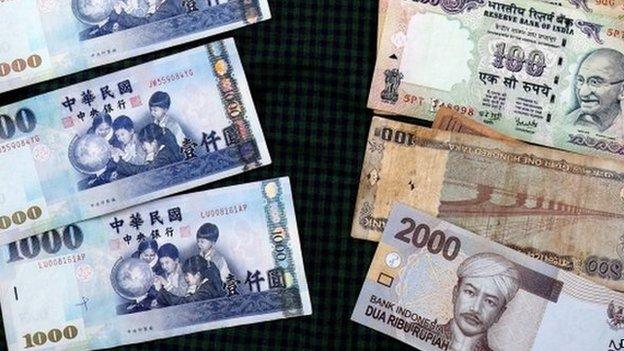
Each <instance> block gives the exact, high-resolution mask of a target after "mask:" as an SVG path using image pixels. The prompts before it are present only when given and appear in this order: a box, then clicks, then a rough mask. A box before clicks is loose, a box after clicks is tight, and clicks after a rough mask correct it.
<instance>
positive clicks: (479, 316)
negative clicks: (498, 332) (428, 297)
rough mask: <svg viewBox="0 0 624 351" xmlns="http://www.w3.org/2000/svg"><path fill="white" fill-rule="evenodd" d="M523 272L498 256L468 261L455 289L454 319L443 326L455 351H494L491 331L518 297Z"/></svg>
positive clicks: (460, 270)
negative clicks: (489, 333) (489, 331)
mask: <svg viewBox="0 0 624 351" xmlns="http://www.w3.org/2000/svg"><path fill="white" fill-rule="evenodd" d="M519 286H520V272H519V271H518V268H517V267H516V265H515V264H514V263H513V262H511V261H509V260H507V259H506V258H504V257H503V256H500V255H497V254H494V253H480V254H476V255H473V256H470V257H468V258H467V259H466V260H465V261H464V262H462V263H461V264H460V266H459V267H458V268H457V285H455V288H454V289H453V318H452V319H451V320H449V322H448V323H447V324H445V325H444V326H443V330H444V334H446V336H447V337H448V338H449V339H450V340H451V347H450V350H453V351H491V349H490V346H489V344H488V340H487V333H488V330H489V329H490V327H492V325H494V324H495V323H496V322H498V320H499V319H500V318H501V316H502V315H503V313H504V312H505V310H506V308H507V304H508V303H509V302H510V301H511V300H512V299H513V298H514V297H515V296H516V293H517V292H518V289H519Z"/></svg>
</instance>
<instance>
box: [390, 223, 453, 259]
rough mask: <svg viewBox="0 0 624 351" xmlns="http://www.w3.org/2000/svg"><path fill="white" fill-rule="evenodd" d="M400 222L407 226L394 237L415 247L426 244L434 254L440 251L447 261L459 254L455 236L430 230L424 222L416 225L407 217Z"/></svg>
mask: <svg viewBox="0 0 624 351" xmlns="http://www.w3.org/2000/svg"><path fill="white" fill-rule="evenodd" d="M401 223H403V224H407V225H408V227H407V228H406V229H403V230H400V231H399V232H398V233H396V234H395V235H394V237H395V238H397V239H399V240H401V241H403V242H405V243H408V244H409V243H410V242H411V243H412V245H414V246H415V247H417V248H422V247H425V246H426V247H427V250H429V252H431V253H432V254H434V255H437V254H439V253H440V252H442V256H443V257H444V258H445V259H447V260H449V261H452V260H454V259H455V257H457V255H458V254H459V250H460V249H461V241H459V239H458V238H457V237H456V236H452V235H451V236H449V237H448V238H447V237H446V234H444V232H443V231H441V230H434V231H433V232H431V229H430V228H429V226H428V225H426V224H425V223H421V224H419V225H416V222H415V221H414V220H413V219H411V218H408V217H405V218H403V219H402V220H401ZM410 235H411V236H412V237H411V238H410V237H409V236H410Z"/></svg>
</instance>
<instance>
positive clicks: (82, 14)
mask: <svg viewBox="0 0 624 351" xmlns="http://www.w3.org/2000/svg"><path fill="white" fill-rule="evenodd" d="M117 1H118V0H72V11H73V12H74V16H76V18H77V19H78V20H79V21H80V22H83V23H85V24H90V25H94V24H98V23H102V22H104V21H106V20H107V19H108V16H109V15H110V13H111V11H113V5H115V3H116V2H117Z"/></svg>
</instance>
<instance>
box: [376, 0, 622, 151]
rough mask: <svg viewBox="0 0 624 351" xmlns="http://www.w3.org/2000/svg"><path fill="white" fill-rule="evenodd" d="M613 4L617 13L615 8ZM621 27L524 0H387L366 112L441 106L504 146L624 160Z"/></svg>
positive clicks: (593, 15)
mask: <svg viewBox="0 0 624 351" xmlns="http://www.w3.org/2000/svg"><path fill="white" fill-rule="evenodd" d="M620 7H621V5H619V7H618V8H620ZM623 38H624V21H622V20H621V19H618V18H615V17H611V16H606V15H601V14H599V13H597V11H594V12H584V11H581V10H580V9H574V8H573V7H571V6H554V5H551V4H547V3H545V2H538V1H533V0H514V1H509V0H500V1H494V0H488V1H457V2H445V1H434V2H421V1H407V0H389V5H388V8H387V15H386V18H385V21H384V29H383V33H382V36H381V43H380V46H379V52H378V57H377V63H376V68H375V71H374V76H373V82H372V86H371V91H370V96H369V102H368V106H369V107H370V108H372V109H374V110H383V111H386V112H392V113H397V114H402V115H408V116H413V117H416V118H421V119H427V120H433V117H434V115H435V113H436V111H437V109H438V108H440V107H442V106H445V107H451V108H454V109H457V110H459V111H460V112H461V113H462V114H464V115H466V116H468V117H470V118H472V119H476V120H478V121H480V122H482V123H486V124H488V125H489V126H491V127H492V128H493V129H495V130H497V131H499V132H501V133H503V134H505V135H508V136H510V137H513V138H516V139H520V140H524V141H528V142H532V143H535V144H541V145H546V146H551V147H556V148H560V149H565V150H569V151H574V152H578V153H583V154H592V155H600V156H603V157H614V158H623V157H624V156H623V155H624V42H623V41H622V39H623Z"/></svg>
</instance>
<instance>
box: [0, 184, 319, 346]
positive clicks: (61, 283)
mask: <svg viewBox="0 0 624 351" xmlns="http://www.w3.org/2000/svg"><path fill="white" fill-rule="evenodd" d="M0 301H1V305H2V320H3V323H4V328H5V335H6V339H7V344H8V349H9V350H11V351H15V350H88V349H102V348H109V347H114V346H119V345H125V344H132V343H137V342H142V341H147V340H153V339H160V338H167V337H172V336H176V335H182V334H189V333H193V332H198V331H204V330H210V329H216V328H225V327H231V326H235V325H241V324H249V323H257V322H262V321H268V320H274V319H279V318H289V317H297V316H304V315H309V314H311V313H312V307H311V304H310V296H309V292H308V286H307V283H306V277H305V272H304V267H303V259H302V256H301V248H300V245H299V234H298V230H297V222H296V218H295V211H294V206H293V201H292V191H291V189H290V182H289V181H288V178H280V179H270V180H266V181H262V182H256V183H249V184H244V185H237V186H232V187H228V188H222V189H216V190H210V191H205V192H199V193H193V194H187V195H182V196H175V197H170V198H167V199H161V200H158V201H153V202H149V203H146V204H142V205H140V206H136V207H132V208H129V209H126V210H123V211H119V212H115V213H112V214H109V215H106V216H101V217H98V218H95V219H90V220H87V221H84V222H79V223H74V224H71V225H68V226H65V227H61V228H57V229H54V230H50V231H47V232H44V233H42V234H38V235H35V236H32V237H29V238H26V239H21V240H19V241H16V242H12V243H10V244H8V245H5V246H2V247H0Z"/></svg>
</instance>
